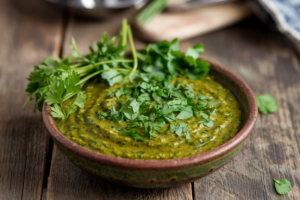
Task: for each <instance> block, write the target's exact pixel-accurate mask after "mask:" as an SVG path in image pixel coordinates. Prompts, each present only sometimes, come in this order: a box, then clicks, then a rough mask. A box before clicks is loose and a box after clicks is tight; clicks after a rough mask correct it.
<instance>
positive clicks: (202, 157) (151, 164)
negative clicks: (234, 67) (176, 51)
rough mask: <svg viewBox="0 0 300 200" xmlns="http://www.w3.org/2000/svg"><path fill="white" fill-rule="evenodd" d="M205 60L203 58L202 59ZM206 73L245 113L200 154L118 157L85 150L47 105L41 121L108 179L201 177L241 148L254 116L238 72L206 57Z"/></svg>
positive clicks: (169, 183)
mask: <svg viewBox="0 0 300 200" xmlns="http://www.w3.org/2000/svg"><path fill="white" fill-rule="evenodd" d="M205 60H206V59H205ZM207 61H208V62H209V63H210V65H211V67H210V72H209V75H211V76H213V77H214V79H215V80H216V81H218V82H219V83H221V84H222V85H223V86H224V87H226V88H228V89H229V90H230V91H231V92H232V93H233V94H234V95H235V96H236V98H237V100H238V101H239V103H240V104H241V106H242V109H243V113H244V119H245V120H244V124H243V125H242V127H241V130H240V131H239V132H238V133H237V134H236V135H235V136H234V137H233V138H231V139H230V140H229V141H227V142H226V143H224V144H222V145H220V146H218V147H216V148H214V149H212V150H209V151H206V152H203V153H200V154H197V155H194V156H190V157H184V158H178V159H169V160H133V159H127V158H117V157H112V156H108V155H105V154H101V153H97V152H94V151H92V150H89V149H86V148H84V147H82V146H80V145H78V144H76V143H75V142H73V141H71V140H69V139H68V138H67V137H65V136H64V135H63V134H62V133H61V132H60V131H59V130H58V129H57V127H56V125H55V123H54V121H53V119H52V117H51V114H50V113H51V110H50V106H49V105H47V104H46V103H44V106H43V120H44V123H45V125H46V127H47V129H48V131H49V132H50V136H51V137H52V138H53V140H54V142H55V144H56V146H57V147H58V149H59V150H60V151H61V152H62V153H63V154H64V155H66V156H67V157H68V158H69V159H70V161H71V162H73V163H74V164H75V165H77V166H78V167H80V168H81V169H83V170H85V171H87V172H89V173H92V174H94V175H96V176H98V177H100V178H102V179H105V180H108V181H110V182H114V183H118V184H122V185H127V186H131V187H138V188H167V187H173V186H178V185H182V184H184V183H188V182H192V181H195V180H197V179H200V178H201V177H204V176H206V175H208V174H210V173H212V172H214V171H216V170H217V169H219V168H220V167H222V166H223V165H225V164H226V163H227V162H229V161H230V160H231V159H232V158H233V157H234V156H235V155H236V154H237V153H238V152H239V151H240V149H241V148H242V146H243V143H244V141H245V140H246V139H247V137H248V136H249V134H250V133H251V131H252V130H253V128H254V126H255V123H256V118H257V114H258V111H257V104H256V100H255V96H254V94H253V92H252V91H251V89H250V88H249V86H248V85H247V84H246V83H245V82H244V81H243V80H242V79H241V78H239V77H238V76H237V75H235V74H234V73H232V72H231V71H230V70H228V69H226V68H224V67H223V66H221V65H218V64H216V63H213V62H211V61H209V60H207Z"/></svg>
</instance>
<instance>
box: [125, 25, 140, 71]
mask: <svg viewBox="0 0 300 200" xmlns="http://www.w3.org/2000/svg"><path fill="white" fill-rule="evenodd" d="M127 31H128V38H129V43H130V48H131V51H132V57H133V69H132V71H131V72H130V74H129V77H130V76H132V75H133V74H134V73H135V71H136V69H137V67H138V60H137V56H136V50H135V46H134V42H133V37H132V32H131V28H130V26H128V25H127Z"/></svg>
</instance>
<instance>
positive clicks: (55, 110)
mask: <svg viewBox="0 0 300 200" xmlns="http://www.w3.org/2000/svg"><path fill="white" fill-rule="evenodd" d="M51 116H52V117H54V118H62V119H65V118H66V116H65V115H64V113H63V111H62V110H61V107H60V106H59V105H57V104H55V105H54V106H51Z"/></svg>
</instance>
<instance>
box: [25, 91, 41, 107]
mask: <svg viewBox="0 0 300 200" xmlns="http://www.w3.org/2000/svg"><path fill="white" fill-rule="evenodd" d="M37 92H38V90H36V91H35V92H33V93H32V94H31V95H30V96H29V97H28V99H27V100H26V102H25V103H24V105H23V110H25V108H26V106H27V104H28V102H29V101H31V99H32V97H33V96H35V95H36V93H37Z"/></svg>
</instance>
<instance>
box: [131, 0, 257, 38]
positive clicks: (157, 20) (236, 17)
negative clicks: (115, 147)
mask: <svg viewBox="0 0 300 200" xmlns="http://www.w3.org/2000/svg"><path fill="white" fill-rule="evenodd" d="M251 14H252V12H251V10H250V9H249V8H248V6H247V4H246V3H236V2H232V3H225V4H219V5H211V6H205V7H199V8H195V9H192V10H189V11H186V12H165V13H162V14H160V15H156V16H155V17H153V19H151V21H149V23H148V24H147V25H145V26H142V25H141V24H139V23H135V24H134V25H135V30H136V33H137V34H136V35H137V36H138V37H139V38H142V39H143V40H145V41H149V42H157V41H160V40H172V39H173V38H178V39H179V40H184V39H188V38H191V37H195V36H198V35H200V34H204V33H208V32H212V31H215V30H219V29H221V28H224V27H227V26H229V25H232V24H235V23H237V22H239V21H241V20H243V19H245V18H247V17H249V16H250V15H251Z"/></svg>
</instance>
